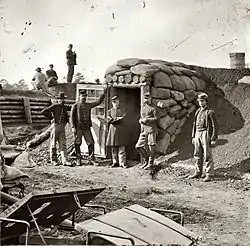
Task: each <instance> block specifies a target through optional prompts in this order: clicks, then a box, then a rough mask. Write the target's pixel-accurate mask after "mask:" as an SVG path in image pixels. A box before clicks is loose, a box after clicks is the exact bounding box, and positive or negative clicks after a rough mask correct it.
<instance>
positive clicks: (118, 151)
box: [111, 146, 126, 166]
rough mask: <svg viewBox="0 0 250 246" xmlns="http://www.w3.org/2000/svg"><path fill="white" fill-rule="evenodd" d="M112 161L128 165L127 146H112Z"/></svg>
mask: <svg viewBox="0 0 250 246" xmlns="http://www.w3.org/2000/svg"><path fill="white" fill-rule="evenodd" d="M111 149H112V161H113V164H119V165H120V166H126V151H125V146H112V147H111Z"/></svg>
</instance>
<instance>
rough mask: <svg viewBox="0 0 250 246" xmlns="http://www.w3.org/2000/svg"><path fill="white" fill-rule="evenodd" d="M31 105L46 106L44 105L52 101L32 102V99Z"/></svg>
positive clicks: (48, 104)
mask: <svg viewBox="0 0 250 246" xmlns="http://www.w3.org/2000/svg"><path fill="white" fill-rule="evenodd" d="M30 105H31V106H38V105H39V106H44V107H47V106H50V105H51V103H50V102H31V101H30Z"/></svg>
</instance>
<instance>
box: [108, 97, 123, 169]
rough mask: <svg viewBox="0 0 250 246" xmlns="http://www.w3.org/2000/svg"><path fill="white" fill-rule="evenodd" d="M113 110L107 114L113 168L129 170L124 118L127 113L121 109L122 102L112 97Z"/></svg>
mask: <svg viewBox="0 0 250 246" xmlns="http://www.w3.org/2000/svg"><path fill="white" fill-rule="evenodd" d="M111 100H112V108H111V109H110V110H109V111H108V113H107V115H108V116H107V120H108V123H109V124H110V126H109V131H108V137H107V143H106V145H107V146H111V152H112V161H113V164H112V165H111V167H119V166H120V167H123V168H127V165H126V150H125V146H126V144H127V143H126V129H125V122H124V117H125V116H126V112H125V110H124V109H122V108H120V100H119V98H118V97H117V96H113V97H112V99H111Z"/></svg>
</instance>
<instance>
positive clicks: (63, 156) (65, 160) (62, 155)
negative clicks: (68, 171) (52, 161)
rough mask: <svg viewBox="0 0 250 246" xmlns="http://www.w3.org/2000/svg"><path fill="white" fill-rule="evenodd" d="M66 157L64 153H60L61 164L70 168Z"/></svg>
mask: <svg viewBox="0 0 250 246" xmlns="http://www.w3.org/2000/svg"><path fill="white" fill-rule="evenodd" d="M67 159H68V158H67V155H66V153H65V152H64V151H61V160H62V164H63V165H64V166H72V165H71V163H70V162H69V161H68V160H67Z"/></svg>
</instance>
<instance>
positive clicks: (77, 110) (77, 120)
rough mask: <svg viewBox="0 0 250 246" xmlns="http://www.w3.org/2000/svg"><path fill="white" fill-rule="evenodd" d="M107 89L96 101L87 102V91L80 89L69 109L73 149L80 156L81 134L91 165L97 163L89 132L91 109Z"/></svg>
mask: <svg viewBox="0 0 250 246" xmlns="http://www.w3.org/2000/svg"><path fill="white" fill-rule="evenodd" d="M106 91H107V89H105V91H104V94H103V95H101V97H100V98H99V100H97V101H96V102H91V103H87V102H86V99H87V91H86V90H82V91H80V100H79V101H78V102H76V103H75V104H74V105H73V106H72V109H71V126H72V129H73V132H74V134H75V151H76V155H77V156H78V157H79V158H81V149H80V146H81V144H82V136H84V139H85V141H86V143H87V145H88V152H89V162H90V164H93V165H98V164H97V163H96V162H95V156H94V139H93V136H92V132H91V129H90V128H91V126H92V122H91V109H92V108H94V107H96V106H98V105H100V104H101V103H102V102H103V100H104V97H105V94H106Z"/></svg>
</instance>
